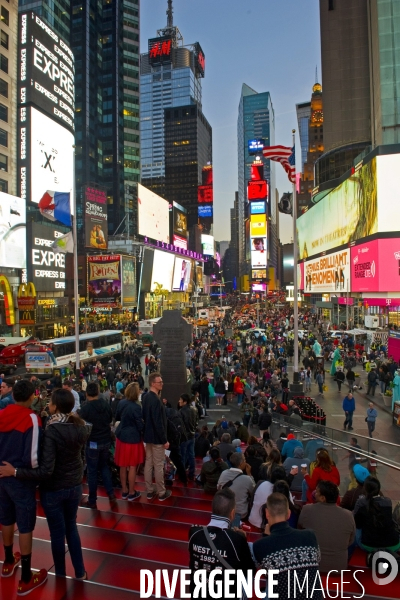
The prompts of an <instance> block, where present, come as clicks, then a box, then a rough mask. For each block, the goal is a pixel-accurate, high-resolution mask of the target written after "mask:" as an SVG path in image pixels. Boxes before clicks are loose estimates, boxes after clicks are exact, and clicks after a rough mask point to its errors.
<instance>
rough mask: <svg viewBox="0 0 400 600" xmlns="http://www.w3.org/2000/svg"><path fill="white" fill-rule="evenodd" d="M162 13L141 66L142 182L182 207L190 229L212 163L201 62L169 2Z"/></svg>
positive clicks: (198, 48) (199, 51) (197, 49)
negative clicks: (176, 22)
mask: <svg viewBox="0 0 400 600" xmlns="http://www.w3.org/2000/svg"><path fill="white" fill-rule="evenodd" d="M167 15H168V20H167V26H166V27H164V28H163V29H159V30H158V31H157V37H155V38H152V39H150V40H149V51H148V52H147V53H145V54H142V56H141V62H140V85H141V99H140V112H141V118H140V135H141V176H142V179H141V181H142V183H143V185H144V186H146V187H148V188H150V189H151V190H153V191H154V192H155V193H157V194H159V195H160V196H162V197H164V198H166V199H167V200H168V201H169V202H178V203H179V204H181V205H182V206H184V207H185V208H186V209H187V211H188V228H189V230H190V229H191V228H193V227H194V226H196V225H197V224H198V222H199V213H198V205H197V188H198V186H199V185H201V183H202V169H203V167H204V166H205V165H207V163H209V164H211V163H212V131H211V126H210V124H209V123H208V121H207V119H206V118H205V116H204V114H203V112H202V88H201V80H202V78H203V77H204V74H205V58H204V53H203V51H202V49H201V46H200V44H199V43H198V42H196V43H195V44H190V45H186V46H183V37H182V34H181V32H180V31H179V29H178V27H177V26H176V25H174V24H173V13H172V0H168V11H167ZM210 223H212V221H210Z"/></svg>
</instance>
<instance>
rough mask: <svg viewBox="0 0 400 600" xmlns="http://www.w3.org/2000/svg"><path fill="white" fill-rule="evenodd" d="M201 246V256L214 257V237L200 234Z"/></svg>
mask: <svg viewBox="0 0 400 600" xmlns="http://www.w3.org/2000/svg"><path fill="white" fill-rule="evenodd" d="M201 245H202V248H203V254H205V255H206V256H214V237H213V236H212V235H206V234H205V233H202V234H201Z"/></svg>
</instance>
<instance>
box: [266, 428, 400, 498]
mask: <svg viewBox="0 0 400 600" xmlns="http://www.w3.org/2000/svg"><path fill="white" fill-rule="evenodd" d="M270 432H271V437H272V439H274V440H276V439H278V437H279V435H280V434H281V433H286V434H288V433H294V434H295V436H296V438H297V439H298V440H300V441H301V442H302V443H303V446H304V449H305V452H306V453H307V444H308V442H310V441H311V440H315V439H319V440H321V441H322V442H323V447H324V448H326V450H327V451H328V452H329V455H330V456H331V458H332V460H333V461H334V463H335V465H336V467H337V468H338V470H339V473H340V486H339V487H340V494H341V495H343V494H344V493H345V492H346V491H347V490H348V489H349V486H351V485H354V477H353V476H352V474H351V471H350V463H351V461H352V460H353V461H354V458H355V460H356V461H357V462H358V463H360V464H362V466H364V467H366V468H368V469H369V471H370V473H371V474H372V475H374V476H376V477H377V478H378V479H379V481H380V483H381V486H382V492H383V493H384V494H385V496H388V497H389V498H391V500H392V502H393V507H394V506H395V504H396V503H397V502H398V501H399V500H400V460H398V457H399V456H400V448H399V446H398V445H396V444H392V443H391V442H385V441H382V440H376V439H371V438H369V437H365V436H362V435H351V433H348V432H345V431H340V430H337V429H332V428H330V427H324V426H322V425H315V424H313V423H304V422H303V426H301V427H299V426H296V425H293V424H292V423H290V422H289V421H287V420H285V419H279V418H276V417H274V418H273V421H272V424H271V427H270ZM353 437H355V438H356V439H357V443H358V446H360V448H355V447H354V446H352V445H351V444H350V439H351V438H353ZM378 450H379V452H380V453H378ZM375 452H376V453H375ZM349 453H352V454H350V455H349ZM391 453H392V454H391Z"/></svg>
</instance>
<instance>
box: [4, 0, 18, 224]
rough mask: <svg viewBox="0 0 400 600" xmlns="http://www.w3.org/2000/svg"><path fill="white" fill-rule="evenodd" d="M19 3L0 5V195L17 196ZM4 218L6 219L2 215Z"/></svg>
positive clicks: (13, 0)
mask: <svg viewBox="0 0 400 600" xmlns="http://www.w3.org/2000/svg"><path fill="white" fill-rule="evenodd" d="M17 45H18V1H17V0H10V1H7V2H6V1H4V0H2V1H1V5H0V192H6V193H8V194H12V195H16V194H17V121H16V119H17V110H16V106H17V87H18V83H17V82H18V79H17V63H18V62H19V61H18V47H17ZM4 216H5V215H4Z"/></svg>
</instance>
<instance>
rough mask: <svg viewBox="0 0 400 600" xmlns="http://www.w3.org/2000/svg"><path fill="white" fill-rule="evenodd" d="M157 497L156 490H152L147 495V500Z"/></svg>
mask: <svg viewBox="0 0 400 600" xmlns="http://www.w3.org/2000/svg"><path fill="white" fill-rule="evenodd" d="M155 497H156V493H155V492H150V493H149V494H147V496H146V498H147V500H153V499H154V498H155Z"/></svg>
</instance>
